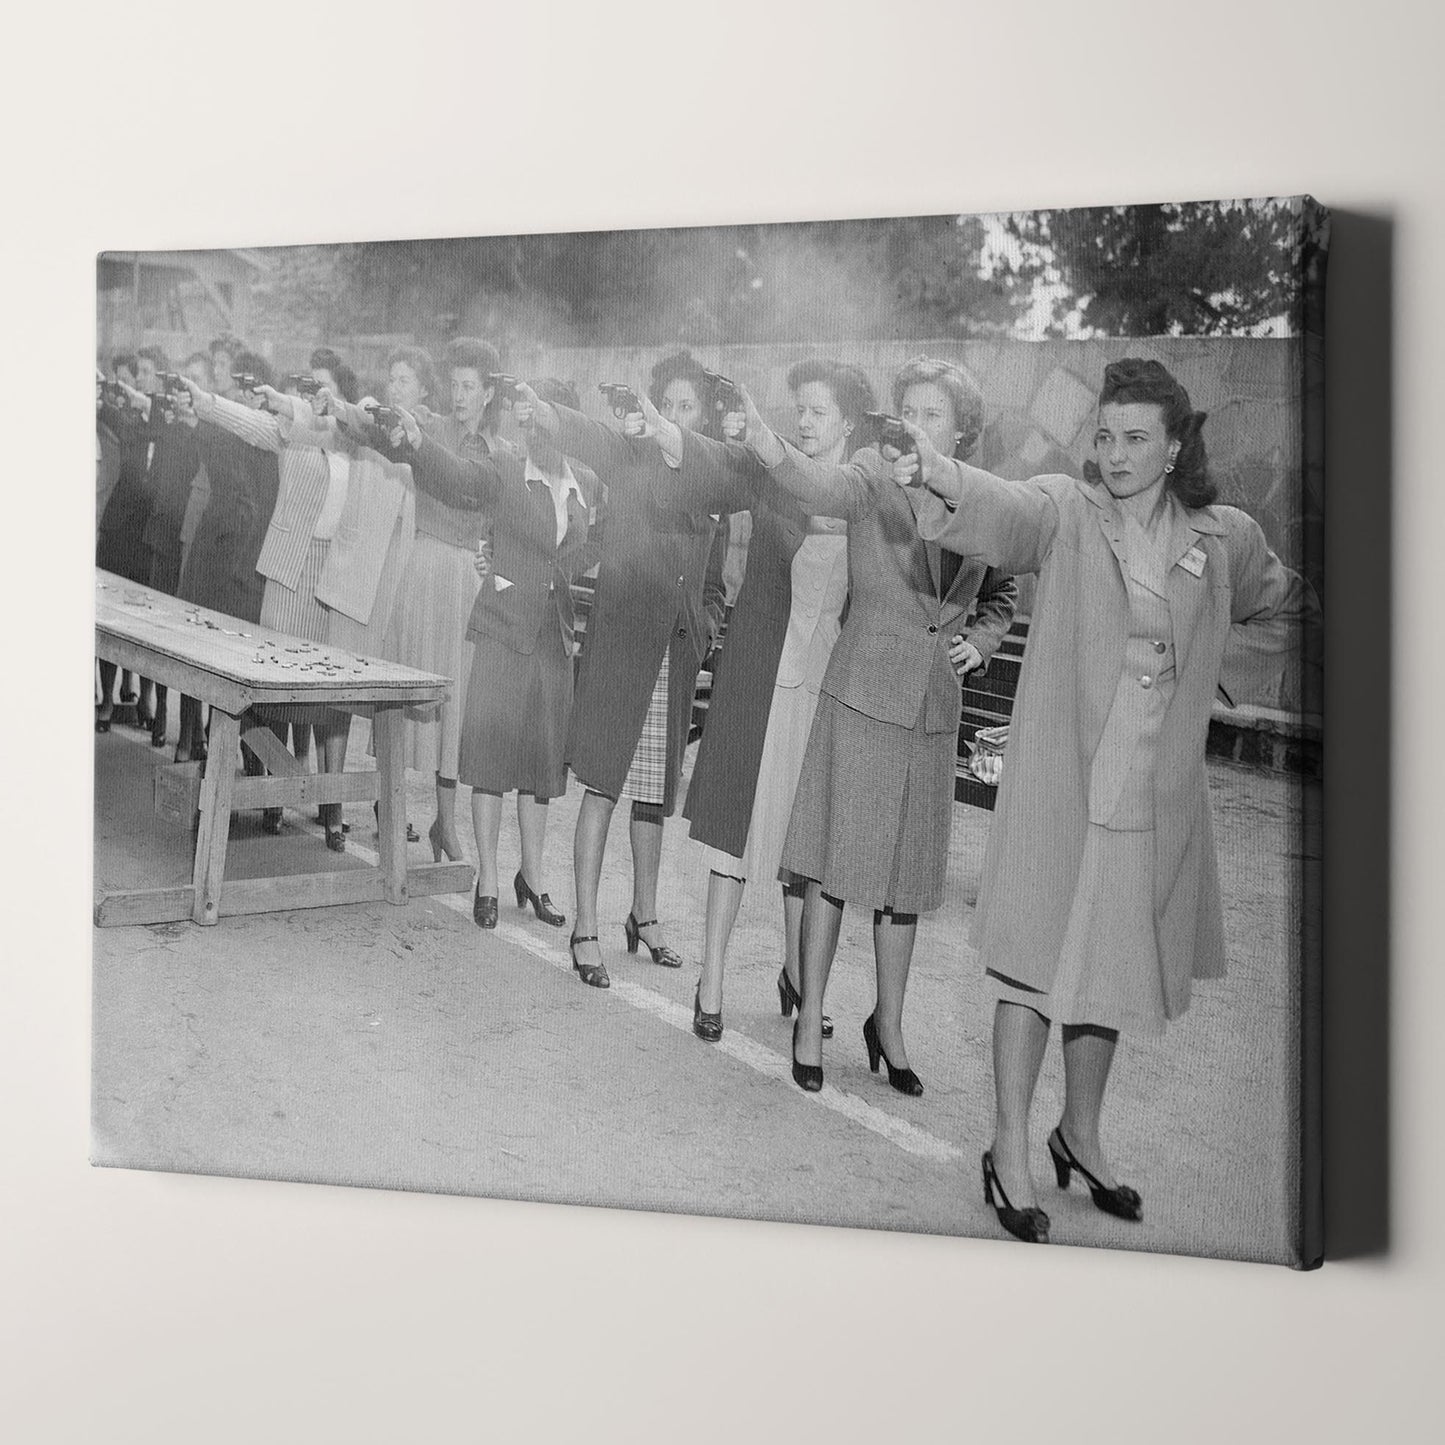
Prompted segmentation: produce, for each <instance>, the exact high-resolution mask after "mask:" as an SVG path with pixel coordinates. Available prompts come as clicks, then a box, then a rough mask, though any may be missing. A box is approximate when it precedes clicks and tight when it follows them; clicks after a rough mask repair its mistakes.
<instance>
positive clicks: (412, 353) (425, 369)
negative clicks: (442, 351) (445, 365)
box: [386, 346, 437, 406]
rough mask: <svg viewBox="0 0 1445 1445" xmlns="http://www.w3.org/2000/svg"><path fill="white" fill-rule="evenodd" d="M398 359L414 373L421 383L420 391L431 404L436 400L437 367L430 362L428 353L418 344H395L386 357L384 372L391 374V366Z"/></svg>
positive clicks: (434, 403)
mask: <svg viewBox="0 0 1445 1445" xmlns="http://www.w3.org/2000/svg"><path fill="white" fill-rule="evenodd" d="M398 361H400V362H402V363H403V364H404V365H406V366H409V367H411V369H412V371H413V372H415V374H416V379H417V381H418V382H420V383H421V393H422V395H423V396H424V397H426V398H427V400H428V401H430V402H431V403H432V404H433V406H435V405H436V400H437V369H436V367H435V365H434V364H433V363H432V359H431V357H430V355H428V353H427V352H426V351H424V350H423V349H422V348H421V347H420V346H396V347H393V348H392V350H391V353H390V355H389V356H388V357H387V358H386V374H387V375H388V376H390V375H391V368H392V367H393V366H395V365H396V364H397V362H398Z"/></svg>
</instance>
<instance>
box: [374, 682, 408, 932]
mask: <svg viewBox="0 0 1445 1445" xmlns="http://www.w3.org/2000/svg"><path fill="white" fill-rule="evenodd" d="M371 726H372V731H373V733H374V734H375V737H376V771H377V773H378V775H379V776H378V778H377V791H378V797H377V803H378V805H379V812H380V816H379V818H378V831H379V833H380V837H379V838H378V840H377V851H378V852H379V853H380V855H381V886H382V893H383V896H384V897H385V899H386V901H387V902H388V903H405V902H406V901H407V892H406V756H405V752H404V747H405V741H406V725H405V719H404V716H403V710H402V709H401V708H400V707H395V706H384V705H383V706H378V707H377V709H376V712H375V713H374V715H373V716H372V720H371Z"/></svg>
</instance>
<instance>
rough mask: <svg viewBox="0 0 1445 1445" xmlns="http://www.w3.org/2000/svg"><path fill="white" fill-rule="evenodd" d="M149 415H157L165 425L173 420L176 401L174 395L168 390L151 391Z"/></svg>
mask: <svg viewBox="0 0 1445 1445" xmlns="http://www.w3.org/2000/svg"><path fill="white" fill-rule="evenodd" d="M151 416H152V417H157V416H158V417H159V418H160V419H161V421H162V423H163V424H164V425H166V426H169V425H170V424H171V423H172V422H173V421H175V419H176V402H175V397H174V396H173V395H172V394H171V393H170V392H169V391H155V392H152V393H151Z"/></svg>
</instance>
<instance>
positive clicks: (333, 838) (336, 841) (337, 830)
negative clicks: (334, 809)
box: [326, 823, 346, 853]
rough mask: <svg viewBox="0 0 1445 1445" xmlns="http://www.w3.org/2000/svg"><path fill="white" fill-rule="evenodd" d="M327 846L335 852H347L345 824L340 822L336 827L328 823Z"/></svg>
mask: <svg viewBox="0 0 1445 1445" xmlns="http://www.w3.org/2000/svg"><path fill="white" fill-rule="evenodd" d="M326 846H327V847H328V848H330V849H331V851H332V852H333V853H344V852H346V826H345V824H340V823H339V824H337V826H336V827H334V828H333V827H332V826H331V824H330V823H328V824H326Z"/></svg>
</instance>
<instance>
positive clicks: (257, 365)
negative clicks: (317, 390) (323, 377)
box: [228, 351, 341, 386]
mask: <svg viewBox="0 0 1445 1445" xmlns="http://www.w3.org/2000/svg"><path fill="white" fill-rule="evenodd" d="M231 365H232V366H233V367H235V369H236V370H237V371H238V372H240V373H241V375H242V376H254V377H256V378H257V379H258V380H260V381H263V382H264V383H265V384H266V385H267V386H271V385H274V378H273V376H272V373H271V363H270V362H269V361H267V360H266V358H265V357H264V356H257V355H256V353H255V352H254V351H238V352H236V353H235V354H234V355H233V356H232V357H231ZM340 379H341V378H340V377H337V380H338V381H340ZM228 380H229V378H228Z"/></svg>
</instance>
